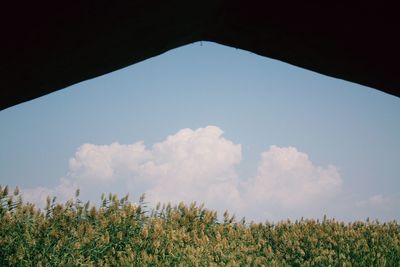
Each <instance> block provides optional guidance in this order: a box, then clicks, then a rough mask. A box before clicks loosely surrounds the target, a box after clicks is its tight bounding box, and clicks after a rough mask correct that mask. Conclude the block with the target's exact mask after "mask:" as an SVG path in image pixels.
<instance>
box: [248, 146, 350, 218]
mask: <svg viewBox="0 0 400 267" xmlns="http://www.w3.org/2000/svg"><path fill="white" fill-rule="evenodd" d="M341 185H342V180H341V177H340V174H339V172H338V170H337V168H336V167H335V166H328V167H327V168H322V167H319V166H315V165H314V164H313V163H312V162H311V161H310V159H309V158H308V155H307V154H305V153H303V152H299V151H298V150H297V149H296V148H295V147H277V146H271V147H270V149H269V150H268V151H265V152H264V153H262V155H261V161H260V163H259V167H258V171H257V175H256V176H255V177H253V178H251V179H249V180H248V182H247V183H246V197H245V198H246V199H247V202H249V203H258V205H254V207H256V210H258V211H261V210H260V209H259V205H262V204H263V205H265V206H264V207H267V208H266V209H265V210H266V212H267V214H268V215H269V217H273V218H275V217H281V216H282V215H286V213H287V212H288V211H289V213H290V214H293V212H295V213H296V214H299V212H300V214H303V215H304V214H305V213H309V211H311V210H318V208H320V207H321V206H322V204H323V203H324V202H325V201H327V200H329V199H330V198H332V197H334V196H335V195H337V193H338V192H340V190H341ZM282 211H283V212H282ZM287 215H289V214H287ZM300 216H301V215H300ZM289 217H290V216H289Z"/></svg>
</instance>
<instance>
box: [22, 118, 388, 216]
mask: <svg viewBox="0 0 400 267" xmlns="http://www.w3.org/2000/svg"><path fill="white" fill-rule="evenodd" d="M241 158H242V148H241V145H240V144H234V143H233V142H231V141H230V140H227V139H226V138H224V137H223V132H222V130H221V129H220V128H218V127H215V126H208V127H205V128H199V129H197V130H191V129H182V130H180V131H178V132H177V133H176V134H174V135H171V136H168V137H167V138H166V139H165V140H164V141H162V142H160V143H156V144H154V145H153V146H152V147H150V148H146V146H145V145H144V144H143V143H142V142H138V143H134V144H128V145H124V144H119V143H113V144H110V145H94V144H83V145H82V146H80V147H79V148H78V149H77V151H76V153H75V155H74V156H73V157H72V158H71V159H70V161H69V173H68V175H67V176H66V177H65V178H62V179H61V181H60V184H59V185H58V186H57V187H55V188H45V187H37V188H33V189H25V190H23V194H24V196H25V199H26V200H28V201H30V202H34V203H40V204H42V206H43V203H45V199H46V197H47V195H57V196H58V198H59V200H60V201H65V200H67V199H69V198H71V197H72V196H73V195H74V192H75V190H76V188H78V187H79V188H80V189H81V195H82V197H83V198H84V197H86V199H83V200H87V199H90V200H92V201H94V202H95V203H98V200H99V198H100V195H101V193H103V192H104V193H108V192H112V193H118V195H120V196H122V195H124V194H126V193H130V195H131V198H133V200H136V199H137V198H138V196H139V195H140V194H142V193H146V195H147V201H150V202H151V203H153V204H155V203H156V202H158V201H160V202H164V203H165V202H173V203H177V202H180V201H184V202H186V203H188V202H191V201H197V202H198V203H203V202H204V203H205V204H206V206H207V207H208V208H211V209H216V210H217V211H218V212H222V211H224V210H225V209H228V210H229V211H232V212H235V213H236V215H237V216H238V217H240V216H246V217H247V218H250V219H255V220H259V221H262V220H266V219H268V220H280V219H285V218H288V217H290V218H298V217H301V216H305V217H321V216H322V215H323V214H324V213H328V214H329V208H330V207H333V206H334V205H335V203H339V202H338V201H337V200H338V196H339V195H340V192H341V189H342V179H341V177H340V174H339V172H338V170H337V168H336V167H335V166H327V167H325V168H324V167H320V166H316V165H314V164H313V163H312V162H311V160H310V159H309V158H308V155H307V154H305V153H304V152H300V151H298V150H297V149H296V148H295V147H277V146H271V147H270V148H269V150H267V151H265V152H263V153H262V154H261V160H260V162H259V166H258V170H257V173H256V175H255V176H254V177H242V179H239V177H238V175H237V172H236V171H235V167H236V166H237V165H238V164H239V163H240V161H241ZM335 198H336V199H335ZM364 202H365V201H364ZM367 202H368V203H367ZM367 202H365V203H364V204H363V205H364V206H365V205H367V204H368V205H375V206H376V205H380V206H382V205H383V204H385V203H388V200H387V199H386V198H385V197H383V196H381V195H377V196H373V197H372V198H371V199H370V200H368V201H367ZM353 203H354V202H353ZM366 203H367V204H366Z"/></svg>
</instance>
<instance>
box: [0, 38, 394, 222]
mask: <svg viewBox="0 0 400 267" xmlns="http://www.w3.org/2000/svg"><path fill="white" fill-rule="evenodd" d="M399 115H400V98H398V97H394V96H391V95H388V94H385V93H383V92H380V91H377V90H375V89H372V88H369V87H365V86H361V85H358V84H355V83H351V82H347V81H343V80H340V79H335V78H331V77H328V76H324V75H321V74H318V73H315V72H311V71H308V70H305V69H301V68H298V67H295V66H292V65H289V64H286V63H283V62H280V61H276V60H272V59H269V58H265V57H261V56H258V55H256V54H253V53H251V52H248V51H243V50H240V49H235V48H231V47H226V46H221V45H218V44H215V43H210V42H202V43H199V42H197V43H193V44H190V45H187V46H184V47H180V48H177V49H174V50H171V51H169V52H167V53H164V54H162V55H160V56H157V57H154V58H150V59H147V60H145V61H143V62H140V63H138V64H135V65H132V66H129V67H127V68H124V69H121V70H118V71H115V72H112V73H110V74H107V75H103V76H101V77H97V78H94V79H91V80H88V81H84V82H81V83H79V84H76V85H73V86H70V87H67V88H65V89H63V90H60V91H57V92H54V93H52V94H49V95H46V96H43V97H40V98H38V99H35V100H32V101H29V102H26V103H22V104H20V105H17V106H14V107H10V108H8V109H6V110H3V111H0V184H1V185H9V186H10V187H12V188H13V187H15V186H19V188H20V189H21V191H22V193H23V197H24V200H25V201H29V202H32V203H35V204H36V205H38V206H39V207H43V206H44V203H45V199H46V197H47V196H48V195H52V196H57V198H58V200H59V201H65V200H67V199H70V198H71V197H72V196H73V195H74V192H75V190H76V188H80V191H81V199H83V200H90V201H91V202H92V203H99V202H100V195H101V194H102V193H109V192H112V193H116V194H118V196H120V197H122V196H124V195H125V194H126V193H129V195H130V199H131V201H133V202H134V201H137V200H138V199H139V196H140V195H141V194H142V193H145V194H146V200H147V201H148V202H149V203H150V205H155V204H156V203H157V202H159V201H161V202H162V203H166V202H172V203H179V202H180V201H184V202H185V203H190V202H192V201H196V203H198V204H200V203H204V204H205V207H206V208H209V209H213V210H217V211H218V212H219V213H220V214H222V212H224V211H225V210H228V211H229V212H230V213H231V214H233V213H234V214H235V215H236V217H237V218H239V219H240V218H242V217H246V219H248V220H255V221H258V222H263V221H267V220H268V221H279V220H284V219H287V218H290V219H298V218H301V217H305V218H322V217H323V216H324V215H325V214H326V215H327V216H328V217H329V218H336V219H338V220H344V221H354V220H365V219H366V218H367V217H369V218H371V219H378V220H379V221H389V220H399V219H400V190H399V188H400V156H399V151H400V138H399V137H400V116H399Z"/></svg>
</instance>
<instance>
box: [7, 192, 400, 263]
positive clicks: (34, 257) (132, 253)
mask: <svg viewBox="0 0 400 267" xmlns="http://www.w3.org/2000/svg"><path fill="white" fill-rule="evenodd" d="M82 265H83V266H155V265H161V266H400V225H399V224H398V223H397V222H395V221H393V222H389V223H379V222H377V221H365V222H353V223H343V222H338V221H336V220H334V219H324V220H322V221H316V220H312V219H311V220H299V221H295V222H290V221H284V222H279V223H276V224H274V223H246V222H245V221H244V220H241V221H239V222H238V221H236V220H235V219H234V217H233V216H230V215H229V214H228V213H227V212H226V213H225V214H224V220H223V221H221V222H219V221H218V220H217V214H216V212H214V211H210V210H208V209H206V208H204V207H203V206H199V205H196V204H195V203H192V204H190V205H185V204H183V203H180V204H179V205H175V206H171V205H170V204H163V205H157V207H156V208H155V209H152V210H147V207H146V205H145V202H144V197H141V198H140V200H139V203H138V204H132V203H131V202H129V201H128V197H124V198H121V199H118V198H117V196H115V195H112V194H110V195H109V196H108V197H105V196H104V195H103V196H102V204H101V206H100V207H99V208H96V207H94V206H91V205H90V204H89V203H82V202H81V201H80V200H79V192H77V195H76V198H75V199H74V200H71V201H68V202H66V203H64V204H60V203H56V201H55V199H50V198H48V201H47V207H46V208H45V209H44V210H43V211H41V210H39V209H37V208H36V207H35V206H34V205H32V204H28V203H23V201H22V199H21V196H20V194H19V192H18V189H16V190H15V191H14V193H13V194H10V192H8V188H7V187H4V188H3V187H1V186H0V266H82Z"/></svg>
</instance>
